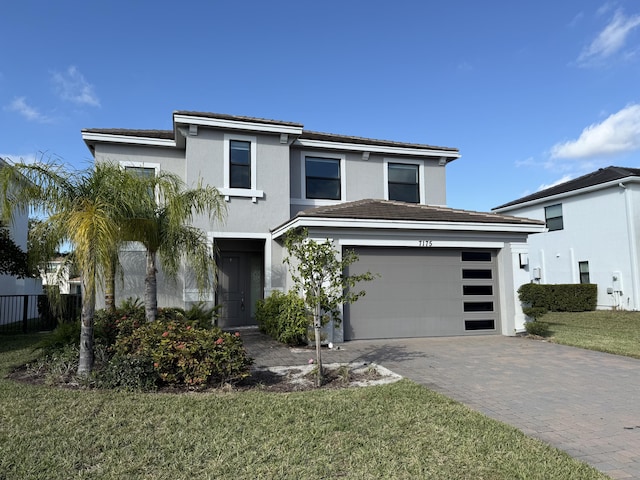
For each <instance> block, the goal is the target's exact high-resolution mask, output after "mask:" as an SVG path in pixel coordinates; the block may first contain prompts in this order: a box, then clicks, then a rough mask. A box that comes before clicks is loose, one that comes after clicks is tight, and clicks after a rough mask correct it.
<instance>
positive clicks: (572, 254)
mask: <svg viewBox="0 0 640 480" xmlns="http://www.w3.org/2000/svg"><path fill="white" fill-rule="evenodd" d="M493 211H494V212H496V213H499V214H508V215H515V216H519V217H526V218H533V219H539V220H543V221H545V222H546V225H547V230H546V231H545V232H544V233H537V234H535V235H531V236H529V241H528V244H529V255H528V272H529V276H530V279H529V280H530V281H534V282H538V283H546V284H551V283H595V284H597V285H598V300H597V308H599V309H623V310H638V309H639V308H640V294H639V289H640V266H639V265H638V249H639V248H640V235H639V231H638V227H639V226H640V169H638V168H624V167H613V166H612V167H607V168H601V169H599V170H597V171H595V172H592V173H589V174H587V175H584V176H582V177H579V178H576V179H574V180H570V181H568V182H565V183H562V184H559V185H556V186H554V187H550V188H547V189H545V190H541V191H539V192H536V193H534V194H532V195H528V196H526V197H523V198H519V199H517V200H514V201H512V202H509V203H506V204H504V205H501V206H499V207H496V208H494V209H493Z"/></svg>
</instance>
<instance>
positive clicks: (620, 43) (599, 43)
mask: <svg viewBox="0 0 640 480" xmlns="http://www.w3.org/2000/svg"><path fill="white" fill-rule="evenodd" d="M639 26H640V15H633V16H630V17H627V16H625V15H624V13H622V11H621V10H617V11H616V12H615V13H614V15H613V18H612V19H611V21H610V22H609V24H608V25H607V26H606V27H605V28H604V30H602V31H601V32H600V34H599V35H598V36H597V37H596V38H595V39H594V40H593V41H592V42H591V44H590V45H589V46H588V47H586V48H585V49H584V50H583V51H582V53H581V54H580V56H579V57H578V65H581V66H589V65H595V64H598V63H600V62H602V61H603V60H606V59H607V58H609V57H611V56H612V55H614V54H615V53H617V52H619V51H620V50H622V49H623V48H624V47H625V44H626V43H627V40H628V38H629V35H630V34H631V32H632V31H633V30H634V29H635V28H637V27H639Z"/></svg>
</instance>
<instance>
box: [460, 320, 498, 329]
mask: <svg viewBox="0 0 640 480" xmlns="http://www.w3.org/2000/svg"><path fill="white" fill-rule="evenodd" d="M495 328H496V322H495V320H465V322H464V329H465V330H495Z"/></svg>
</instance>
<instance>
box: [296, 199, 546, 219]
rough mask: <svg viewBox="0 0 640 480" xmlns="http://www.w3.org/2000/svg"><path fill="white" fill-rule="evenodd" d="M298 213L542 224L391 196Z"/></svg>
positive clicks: (334, 216)
mask: <svg viewBox="0 0 640 480" xmlns="http://www.w3.org/2000/svg"><path fill="white" fill-rule="evenodd" d="M296 216H297V217H320V218H345V219H346V218H348V219H358V220H404V221H417V222H454V223H455V222H458V223H502V224H507V223H508V224H520V225H543V224H544V222H542V221H540V220H532V219H529V218H522V217H512V216H509V215H499V214H496V213H486V212H474V211H470V210H457V209H453V208H448V207H438V206H432V205H418V204H413V203H404V202H397V201H393V200H372V199H365V200H356V201H355V202H348V203H340V204H337V205H331V206H324V207H315V208H311V209H308V210H304V211H302V212H299V213H298V214H297V215H296Z"/></svg>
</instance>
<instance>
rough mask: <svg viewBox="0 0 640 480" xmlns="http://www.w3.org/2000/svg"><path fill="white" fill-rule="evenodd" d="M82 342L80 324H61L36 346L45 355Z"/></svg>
mask: <svg viewBox="0 0 640 480" xmlns="http://www.w3.org/2000/svg"><path fill="white" fill-rule="evenodd" d="M79 341H80V322H79V321H77V322H69V323H60V324H59V325H58V326H57V327H56V328H55V330H54V331H53V332H51V334H50V335H47V336H46V337H45V338H43V339H42V340H41V341H40V342H38V343H37V344H36V348H41V349H42V350H43V352H44V354H45V355H49V354H51V353H53V352H55V351H58V350H62V349H63V348H65V347H66V346H67V345H76V344H78V342H79Z"/></svg>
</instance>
